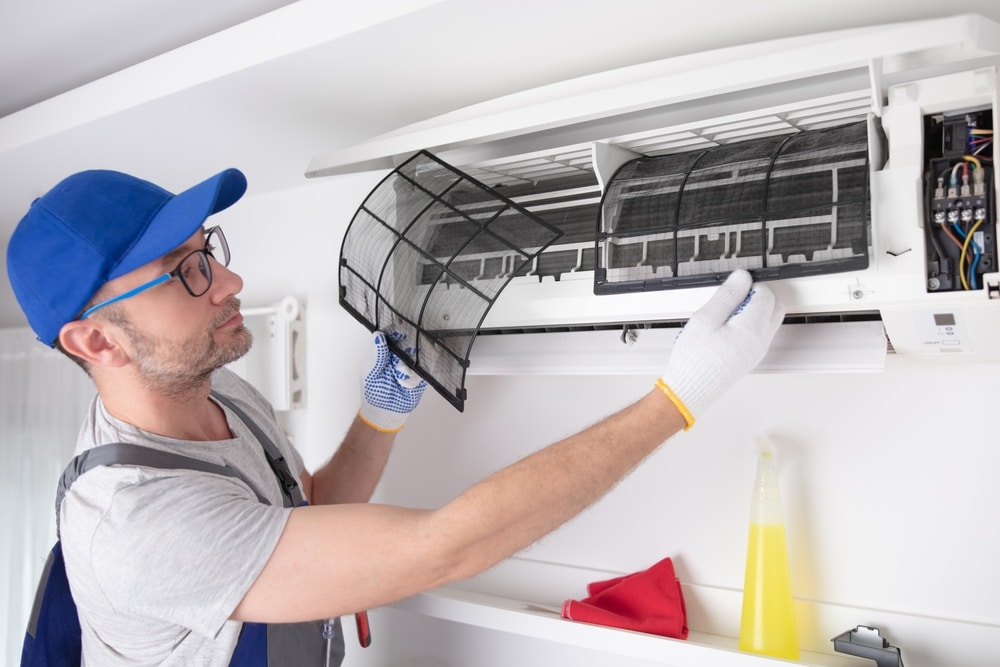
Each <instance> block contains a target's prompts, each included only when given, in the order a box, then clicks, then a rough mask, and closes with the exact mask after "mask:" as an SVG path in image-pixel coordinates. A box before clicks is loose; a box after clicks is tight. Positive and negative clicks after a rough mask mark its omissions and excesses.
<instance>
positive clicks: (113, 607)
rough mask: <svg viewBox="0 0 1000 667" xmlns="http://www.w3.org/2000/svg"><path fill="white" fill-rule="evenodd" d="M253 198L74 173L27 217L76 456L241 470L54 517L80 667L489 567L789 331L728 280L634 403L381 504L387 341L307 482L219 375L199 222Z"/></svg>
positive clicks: (145, 488) (35, 294)
mask: <svg viewBox="0 0 1000 667" xmlns="http://www.w3.org/2000/svg"><path fill="white" fill-rule="evenodd" d="M245 189H246V181H245V179H244V177H243V175H242V174H241V173H240V172H238V171H236V170H227V171H224V172H222V173H220V174H217V175H215V176H213V177H212V178H210V179H208V180H207V181H204V182H202V183H200V184H198V185H196V186H194V187H193V188H190V189H188V190H186V191H184V192H181V193H180V194H177V195H173V194H171V193H169V192H167V191H166V190H163V189H162V188H159V187H158V186H156V185H153V184H152V183H149V182H146V181H143V180H140V179H137V178H134V177H132V176H128V175H125V174H121V173H117V172H108V171H90V172H82V173H80V174H75V175H73V176H70V177H69V178H67V179H65V180H64V181H63V182H61V183H60V184H59V185H57V186H56V187H55V188H53V189H52V190H51V191H50V192H49V193H47V194H46V195H44V196H43V197H41V198H40V199H38V200H36V201H35V203H34V204H32V207H31V209H30V210H29V212H28V213H27V215H26V216H25V217H24V219H23V220H22V221H21V223H20V224H19V225H18V228H17V229H16V230H15V232H14V234H13V236H12V238H11V241H10V245H9V247H8V257H7V260H8V272H9V275H10V279H11V284H12V286H13V287H14V291H15V294H16V295H17V297H18V300H19V303H20V304H21V307H22V309H23V310H24V312H25V314H26V315H27V318H28V321H29V323H30V324H31V326H32V327H33V329H34V330H35V332H36V333H37V334H38V337H39V339H40V340H41V341H42V342H43V343H46V344H48V345H51V346H56V347H59V348H60V349H62V350H63V351H64V352H65V353H66V354H68V355H69V356H71V357H72V358H74V359H75V360H76V361H77V362H78V363H79V364H80V365H81V366H82V367H83V368H84V369H85V370H86V371H87V372H88V373H89V374H90V376H91V377H92V378H93V380H94V382H95V384H96V386H97V391H98V395H97V397H96V398H95V400H94V402H93V404H92V406H91V410H90V414H89V416H88V419H87V421H86V423H85V425H84V427H83V430H82V432H81V436H80V441H79V444H78V452H80V451H84V450H87V449H90V448H92V447H94V446H96V445H99V444H104V443H108V442H119V441H121V442H128V443H135V444H143V445H146V446H150V447H153V448H158V449H164V450H167V451H172V452H177V453H181V454H184V455H186V456H191V457H194V458H199V459H202V460H205V461H209V462H212V463H219V464H224V465H226V466H227V467H229V468H231V469H234V470H236V471H237V472H238V473H239V478H233V477H228V476H221V475H214V474H210V473H205V472H192V471H188V470H162V469H153V468H148V467H134V466H105V467H98V468H95V469H93V470H91V471H90V472H88V473H85V474H84V475H83V476H81V477H80V478H79V479H78V480H77V481H76V483H75V484H74V485H73V486H72V488H71V489H70V491H69V492H68V493H67V495H66V496H65V499H64V500H63V502H62V505H61V507H60V523H61V530H62V542H63V551H64V554H65V558H66V569H67V573H68V575H69V579H70V583H71V587H72V591H73V596H74V599H75V600H76V602H77V605H78V607H79V615H80V621H81V625H82V628H83V643H84V659H85V662H86V663H88V664H99V665H119V664H120V665H125V664H127V665H139V664H143V665H144V664H157V665H188V664H199V665H227V664H229V661H230V657H231V655H232V654H233V652H234V650H236V651H237V652H239V651H240V650H241V649H239V648H237V646H238V643H239V642H241V641H242V640H241V631H244V630H245V628H246V627H252V626H250V625H247V624H249V623H268V624H286V623H300V622H306V621H316V620H319V619H327V618H331V617H338V616H341V615H344V614H350V613H354V612H357V611H358V610H363V609H368V608H371V607H377V606H380V605H384V604H387V603H389V602H392V601H394V600H398V599H401V598H404V597H407V596H410V595H413V594H415V593H417V592H420V591H424V590H427V589H429V588H433V587H435V586H438V585H441V584H445V583H448V582H450V581H455V580H458V579H462V578H465V577H468V576H471V575H473V574H476V573H478V572H480V571H483V570H485V569H487V568H489V567H490V566H492V565H494V564H495V563H497V562H498V561H500V560H502V559H504V558H506V557H508V556H510V555H512V554H513V553H515V552H517V551H519V550H521V549H522V548H524V547H526V546H528V545H529V544H531V543H532V542H534V541H535V540H537V539H538V538H540V537H542V536H543V535H545V534H546V533H548V532H550V531H551V530H553V529H555V528H556V527H558V526H559V525H561V524H562V523H564V522H565V521H567V520H568V519H569V518H571V517H573V516H574V515H576V514H577V513H579V512H580V511H582V510H583V509H585V508H586V507H587V506H589V505H590V504H591V503H593V502H594V501H596V500H597V499H598V498H600V497H601V496H602V495H603V494H604V493H605V492H606V491H608V490H609V489H610V488H611V487H612V486H613V485H614V484H615V483H616V482H617V481H618V480H620V479H621V478H622V477H623V476H625V475H626V474H627V473H628V472H629V471H630V470H632V469H633V468H634V467H635V466H636V465H638V464H639V463H640V462H641V461H642V460H643V459H644V458H645V457H646V456H647V455H649V454H650V453H651V452H652V451H654V450H655V449H656V448H657V447H658V446H659V445H660V444H662V443H663V442H664V441H665V440H667V439H668V438H669V437H671V436H672V435H673V434H675V433H676V432H677V431H679V430H681V429H686V428H690V427H691V426H692V425H693V424H694V420H695V417H696V416H698V415H700V414H701V412H702V411H703V410H704V409H705V407H706V406H707V405H708V404H709V403H710V402H711V401H712V400H713V399H714V398H715V397H716V396H717V395H718V394H720V393H721V392H723V391H725V390H726V389H727V388H728V387H729V386H730V385H731V384H733V383H734V382H735V381H736V380H738V379H739V378H740V377H741V376H742V375H744V374H745V373H746V372H748V371H749V370H750V369H752V368H753V367H754V366H755V365H756V364H757V362H758V361H759V360H760V359H761V358H762V357H763V355H764V353H765V352H766V350H767V347H768V345H769V343H770V340H771V338H772V337H773V335H774V332H775V331H776V330H777V327H778V325H779V324H780V322H781V320H782V316H783V311H782V308H781V307H780V305H778V304H776V303H775V300H774V297H773V295H772V294H771V293H770V291H769V290H767V289H766V288H765V287H762V286H756V287H755V286H753V285H752V284H751V280H750V276H749V274H747V273H746V272H744V271H738V272H735V273H734V274H733V275H732V276H730V278H729V279H728V280H727V281H726V283H725V284H724V285H723V286H722V287H721V288H720V289H719V290H718V291H717V292H716V294H715V295H714V296H713V297H712V299H711V300H710V301H709V302H708V303H707V304H706V305H705V306H704V307H703V308H702V309H700V310H699V311H698V312H697V313H696V314H695V315H694V316H693V317H692V318H691V320H690V322H688V324H687V326H686V327H685V328H684V330H683V331H682V333H681V335H680V336H679V337H678V339H677V342H676V345H675V348H674V351H673V353H672V354H671V356H670V359H669V362H668V363H667V366H666V371H665V373H664V375H663V378H662V379H661V380H659V381H658V382H657V385H656V386H655V387H653V388H652V389H651V390H650V392H649V393H648V394H646V395H645V396H643V397H641V398H639V399H638V400H637V401H636V402H635V403H634V404H632V405H630V406H629V407H626V408H624V409H623V410H621V411H620V412H618V413H616V414H614V415H612V416H610V417H608V418H606V419H604V420H603V421H601V422H599V423H597V424H595V425H594V426H592V427H590V428H588V429H586V430H584V431H582V432H580V433H578V434H576V435H573V436H570V437H568V438H566V439H564V440H562V441H560V442H557V443H554V444H552V445H550V446H549V447H546V448H544V449H542V450H540V451H538V452H536V453H535V454H532V455H530V456H528V457H526V458H525V459H523V460H521V461H519V462H517V463H515V464H513V465H511V466H509V467H508V468H505V469H503V470H501V471H499V472H497V473H495V474H493V475H491V476H490V477H488V478H486V479H485V480H483V481H482V482H480V483H478V484H476V485H474V486H473V487H472V488H470V489H469V490H468V491H467V492H465V493H464V494H462V495H461V496H459V497H458V498H456V499H455V500H454V501H452V502H450V503H448V504H447V505H445V506H444V507H441V508H439V509H434V510H418V509H408V508H403V507H390V506H385V505H370V504H366V501H367V500H368V499H369V497H370V495H371V493H372V492H373V490H374V487H375V485H376V483H377V481H378V479H379V477H380V476H381V474H382V471H383V468H384V466H385V463H386V460H387V457H388V455H389V451H390V449H391V447H392V443H393V440H394V438H395V433H396V432H397V431H398V430H399V429H400V428H402V426H403V424H404V422H405V420H406V417H407V415H408V414H409V412H410V411H411V410H412V409H413V408H414V407H415V406H416V404H417V402H418V401H419V399H420V395H421V393H422V392H423V390H424V386H425V385H423V383H419V384H416V385H414V384H413V383H412V382H410V381H408V378H407V376H406V373H405V368H400V367H399V366H398V360H397V359H395V358H394V357H393V356H392V355H391V354H390V353H389V352H388V351H387V349H386V347H385V341H384V339H382V337H381V335H380V334H376V335H375V337H374V343H375V348H376V355H375V357H376V361H375V362H374V364H373V366H372V367H371V368H369V369H366V372H365V373H364V375H363V378H364V379H363V386H362V400H361V408H360V410H359V414H358V418H357V419H355V421H354V423H353V424H352V425H351V426H350V428H349V430H348V432H347V435H346V436H345V438H344V441H343V442H342V443H341V445H340V446H339V448H338V449H337V450H336V453H335V454H334V456H333V458H332V459H331V460H330V462H329V463H328V464H326V465H325V466H323V467H322V468H320V469H319V470H317V471H316V472H315V473H313V474H310V473H309V472H307V471H306V470H304V469H303V466H302V462H301V459H300V458H299V457H298V455H297V454H296V453H295V452H294V449H293V448H292V447H291V446H290V444H289V443H288V442H287V441H286V440H285V438H284V437H283V436H282V434H281V432H280V429H278V428H277V426H276V425H275V423H274V419H273V413H272V411H271V408H270V406H269V405H268V404H267V403H266V401H264V399H263V398H262V397H261V396H260V395H259V394H258V393H257V392H255V391H254V390H253V389H252V388H251V387H249V386H248V385H247V384H246V383H245V382H243V381H242V380H240V379H239V378H237V377H236V376H235V375H233V374H232V373H230V372H229V371H227V370H225V369H223V368H222V367H223V366H224V365H225V364H227V363H229V362H231V361H233V360H235V359H237V358H239V357H240V356H241V355H243V354H245V353H246V351H247V350H248V349H249V347H250V344H251V340H250V335H249V333H248V332H247V331H246V329H245V328H244V327H243V325H242V317H241V315H240V311H239V301H238V300H237V298H236V295H237V294H238V293H239V292H240V290H241V289H242V286H243V283H242V280H241V278H240V277H239V276H238V275H236V274H235V273H233V272H231V271H229V270H228V269H227V268H226V264H227V263H228V257H229V251H228V246H227V245H226V242H225V238H224V236H223V235H222V234H221V232H220V231H219V230H218V229H216V228H212V229H208V230H206V229H204V228H203V226H202V225H203V224H204V223H205V221H206V219H207V218H208V217H209V216H211V215H212V214H214V213H216V212H218V211H221V210H223V209H225V208H227V207H229V206H231V205H232V204H234V203H235V202H236V201H237V200H238V199H239V198H240V197H241V196H242V195H243V193H244V191H245ZM220 395H221V396H222V397H224V398H225V399H226V400H229V401H232V403H234V404H235V405H237V406H238V407H239V408H241V410H240V412H242V413H244V414H246V415H247V416H248V417H249V420H250V421H253V422H256V423H257V425H258V426H259V427H260V428H262V429H263V430H264V431H265V435H266V437H270V438H271V439H273V440H274V442H275V443H276V444H277V445H278V447H279V448H280V449H281V451H282V452H283V454H284V456H285V458H286V459H287V460H288V461H291V462H292V466H291V467H292V472H293V474H294V475H295V476H296V478H297V481H298V483H299V484H300V486H301V488H302V490H303V491H304V494H305V497H306V499H307V500H308V501H309V506H302V507H295V508H286V507H282V502H281V492H280V488H279V485H278V484H277V483H276V481H275V477H274V475H273V474H272V471H271V469H270V468H269V466H268V464H267V462H266V460H265V458H264V456H263V454H262V450H261V447H260V445H259V443H258V442H256V440H257V438H255V436H254V435H253V432H252V429H251V428H250V426H249V425H248V424H247V423H246V421H247V420H245V419H243V418H242V417H241V416H240V412H237V411H234V409H232V408H231V407H229V406H228V404H227V403H226V400H223V399H220V398H219V396H220ZM261 499H264V500H265V501H266V502H267V503H270V504H265V503H263V502H261ZM272 627H280V628H288V627H294V626H274V625H271V626H269V632H270V628H272ZM308 632H309V636H310V637H313V638H318V636H319V631H318V630H317V629H316V628H312V629H311V630H309V631H308ZM275 636H277V635H275ZM282 641H284V643H282ZM301 643H304V642H300V641H298V640H275V641H272V639H271V636H270V634H269V637H268V647H267V652H268V657H269V659H270V664H308V663H305V662H302V661H301V659H300V658H295V659H292V658H289V657H288V654H287V653H286V649H287V648H288V647H289V646H290V645H297V644H301ZM316 651H317V652H321V651H322V648H321V645H318V648H316ZM283 657H284V658H285V662H281V659H282V658H283ZM314 664H322V662H321V658H320V657H319V656H318V655H317V657H316V658H315V662H314Z"/></svg>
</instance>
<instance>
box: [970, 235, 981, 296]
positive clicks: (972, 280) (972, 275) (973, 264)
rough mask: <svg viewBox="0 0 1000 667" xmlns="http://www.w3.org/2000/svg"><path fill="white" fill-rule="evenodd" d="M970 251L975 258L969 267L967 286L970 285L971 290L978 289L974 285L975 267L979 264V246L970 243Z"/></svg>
mask: <svg viewBox="0 0 1000 667" xmlns="http://www.w3.org/2000/svg"><path fill="white" fill-rule="evenodd" d="M972 249H973V250H974V251H975V253H976V254H975V257H974V258H973V260H972V266H970V267H969V284H971V285H972V289H979V287H978V286H977V285H976V265H977V264H979V257H980V253H979V246H978V245H977V244H976V242H975V241H973V242H972Z"/></svg>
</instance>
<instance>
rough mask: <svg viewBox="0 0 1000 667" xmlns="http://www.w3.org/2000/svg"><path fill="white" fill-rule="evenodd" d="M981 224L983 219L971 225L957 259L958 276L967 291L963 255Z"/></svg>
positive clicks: (967, 284) (967, 285)
mask: <svg viewBox="0 0 1000 667" xmlns="http://www.w3.org/2000/svg"><path fill="white" fill-rule="evenodd" d="M981 224H983V218H979V220H977V221H976V224H974V225H972V229H970V230H969V233H968V234H966V235H965V243H964V244H963V245H962V254H961V255H960V256H959V258H958V276H959V277H960V278H961V279H962V287H963V288H964V289H969V283H968V282H966V280H965V267H964V264H965V253H967V252H968V251H969V243H971V242H972V235H973V234H975V233H976V230H977V229H979V225H981Z"/></svg>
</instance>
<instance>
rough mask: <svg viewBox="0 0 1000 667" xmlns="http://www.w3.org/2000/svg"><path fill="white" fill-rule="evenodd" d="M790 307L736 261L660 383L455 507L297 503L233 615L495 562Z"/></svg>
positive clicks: (397, 590)
mask: <svg viewBox="0 0 1000 667" xmlns="http://www.w3.org/2000/svg"><path fill="white" fill-rule="evenodd" d="M782 317H783V309H782V308H781V307H780V305H779V304H776V303H775V301H774V296H773V295H772V294H771V293H770V291H769V290H767V289H766V288H757V289H755V288H754V286H753V285H752V283H751V279H750V275H749V274H748V273H747V272H745V271H736V272H734V273H733V274H732V275H731V276H730V278H729V279H728V280H727V281H726V282H725V283H724V284H723V285H722V287H721V288H720V289H719V290H717V292H716V293H715V295H713V297H712V298H711V299H710V300H709V301H708V303H706V304H705V305H704V306H703V307H702V308H700V309H699V310H698V312H696V313H695V314H694V315H693V316H692V317H691V319H690V321H688V323H687V324H686V325H685V327H684V329H683V330H682V331H681V333H680V334H678V337H677V340H676V341H675V344H674V348H673V350H672V352H671V355H670V359H669V361H668V364H667V370H666V373H664V375H663V377H662V378H661V379H660V380H659V381H658V382H657V388H656V389H654V390H653V391H651V392H650V393H648V394H646V395H645V396H644V397H642V398H641V399H639V400H638V401H636V402H635V403H634V404H632V405H631V406H629V407H626V408H624V409H623V410H621V411H619V412H617V413H615V414H614V415H612V416H610V417H607V418H606V419H604V420H602V421H601V422H599V423H597V424H595V425H594V426H591V427H590V428H588V429H586V430H584V431H581V432H580V433H578V434H576V435H573V436H570V437H568V438H565V439H564V440H561V441H559V442H557V443H555V444H552V445H549V446H548V447H546V448H544V449H542V450H540V451H538V452H536V453H534V454H532V455H530V456H528V457H526V458H524V459H522V460H521V461H519V462H517V463H515V464H513V465H511V466H509V467H507V468H504V469H503V470H500V471H499V472H497V473H494V474H493V475H491V476H490V477H487V478H486V479H485V480H483V481H482V482H479V483H478V484H476V485H474V486H473V487H471V488H470V489H469V490H468V491H466V492H465V493H463V494H462V495H460V496H459V497H458V498H456V499H455V500H453V501H452V502H450V503H448V504H447V505H445V506H444V507H442V508H440V509H436V510H418V509H406V508H401V507H390V506H387V505H369V504H341V505H316V506H312V507H303V508H297V509H294V510H292V512H291V516H290V517H289V520H288V523H287V524H286V526H285V529H284V531H283V532H282V535H281V537H280V538H279V540H278V544H277V546H276V547H275V549H274V551H273V553H272V554H271V558H270V559H269V560H268V562H267V564H266V565H265V566H264V569H263V570H262V571H261V573H260V575H259V576H258V578H257V580H256V581H255V582H254V585H253V586H252V587H251V588H250V590H249V591H248V592H247V594H246V596H245V597H244V599H243V600H242V602H241V603H240V604H239V605H238V606H237V608H236V610H235V611H234V613H233V618H234V619H237V620H244V621H265V622H289V621H300V620H307V619H317V618H325V617H329V616H337V615H343V614H346V613H350V612H355V611H357V610H359V609H368V608H371V607H375V606H380V605H384V604H386V603H389V602H392V601H394V600H399V599H401V598H404V597H408V596H410V595H413V594H415V593H418V592H420V591H424V590H427V589H429V588H433V587H435V586H439V585H441V584H444V583H447V582H450V581H455V580H457V579H461V578H464V577H468V576H471V575H473V574H476V573H478V572H481V571H482V570H484V569H486V568H488V567H491V566H492V565H494V564H495V563H497V562H499V561H500V560H502V559H503V558H506V557H507V556H509V555H511V554H513V553H515V552H517V551H519V550H521V549H523V548H524V547H526V546H528V545H529V544H531V543H532V542H534V541H535V540H537V539H539V538H540V537H542V536H544V535H545V534H547V533H548V532H550V531H552V530H553V529H555V528H556V527H558V526H560V525H561V524H562V523H564V522H565V521H567V520H568V519H570V518H571V517H573V516H574V515H576V514H577V513H579V512H581V511H582V510H583V509H585V508H586V507H588V506H589V505H590V504H591V503H593V502H594V501H596V500H597V499H599V498H600V497H601V496H603V495H604V494H605V493H607V491H608V490H609V489H610V488H611V487H612V486H613V485H614V484H615V483H616V482H617V481H618V480H620V479H621V478H622V477H624V476H625V475H626V474H628V472H629V471H631V470H632V469H633V468H634V467H635V466H636V465H638V464H639V463H640V462H641V461H642V460H643V459H644V458H645V457H646V456H648V455H649V454H650V453H651V452H652V451H653V450H655V449H656V448H657V447H658V446H660V444H662V443H663V442H664V441H665V440H667V439H668V438H669V437H670V436H672V435H673V434H675V433H676V432H677V431H678V430H680V429H682V428H690V427H691V426H692V425H693V424H694V418H695V415H696V414H700V413H701V412H702V410H703V409H704V408H706V407H707V406H708V405H709V404H710V403H711V401H712V400H714V398H715V397H716V396H718V395H719V394H721V393H722V392H724V391H725V390H726V389H728V388H729V386H731V385H732V384H733V383H734V382H736V381H737V380H738V379H739V378H740V377H742V376H743V375H744V374H745V373H746V372H747V371H749V370H750V369H752V368H753V367H754V366H756V365H757V363H758V362H759V361H760V360H761V359H762V358H763V356H764V354H765V353H766V351H767V348H768V346H769V344H770V341H771V339H772V338H773V336H774V333H775V332H776V331H777V329H778V326H779V325H780V324H781V321H782ZM383 444H386V443H383ZM386 446H387V445H386Z"/></svg>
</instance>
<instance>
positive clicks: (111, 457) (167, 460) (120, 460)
mask: <svg viewBox="0 0 1000 667" xmlns="http://www.w3.org/2000/svg"><path fill="white" fill-rule="evenodd" d="M116 464H117V465H131V466H148V467H150V468H164V469H177V470H197V471H200V472H210V473H214V474H216V475H225V476H227V477H235V478H237V479H240V476H239V475H238V474H236V471H234V470H233V469H232V468H227V467H226V466H222V465H218V464H215V463H209V462H208V461H201V460H199V459H194V458H191V457H190V456H183V455H181V454H174V453H173V452H164V451H161V450H159V449H152V448H150V447H143V446H142V445H133V444H129V443H126V442H115V443H111V444H110V445H101V446H99V447H94V448H93V449H88V450H87V451H85V452H83V453H82V454H79V455H77V456H75V457H73V460H71V461H70V462H69V465H67V466H66V469H65V470H64V471H63V474H62V477H61V478H60V479H59V488H58V490H57V491H56V532H57V533H58V530H59V507H60V506H61V505H62V501H63V496H65V495H66V491H68V490H69V487H71V486H72V485H73V482H75V481H76V480H77V479H78V478H79V477H80V475H82V474H83V473H85V472H87V471H88V470H90V469H91V468H96V467H97V466H108V465H116ZM251 489H252V487H251ZM254 493H255V495H256V496H257V499H258V500H259V501H260V502H262V503H264V504H265V505H269V504H270V503H269V502H268V501H267V499H266V498H264V497H262V496H261V495H260V494H258V493H257V492H256V491H255V492H254Z"/></svg>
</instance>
